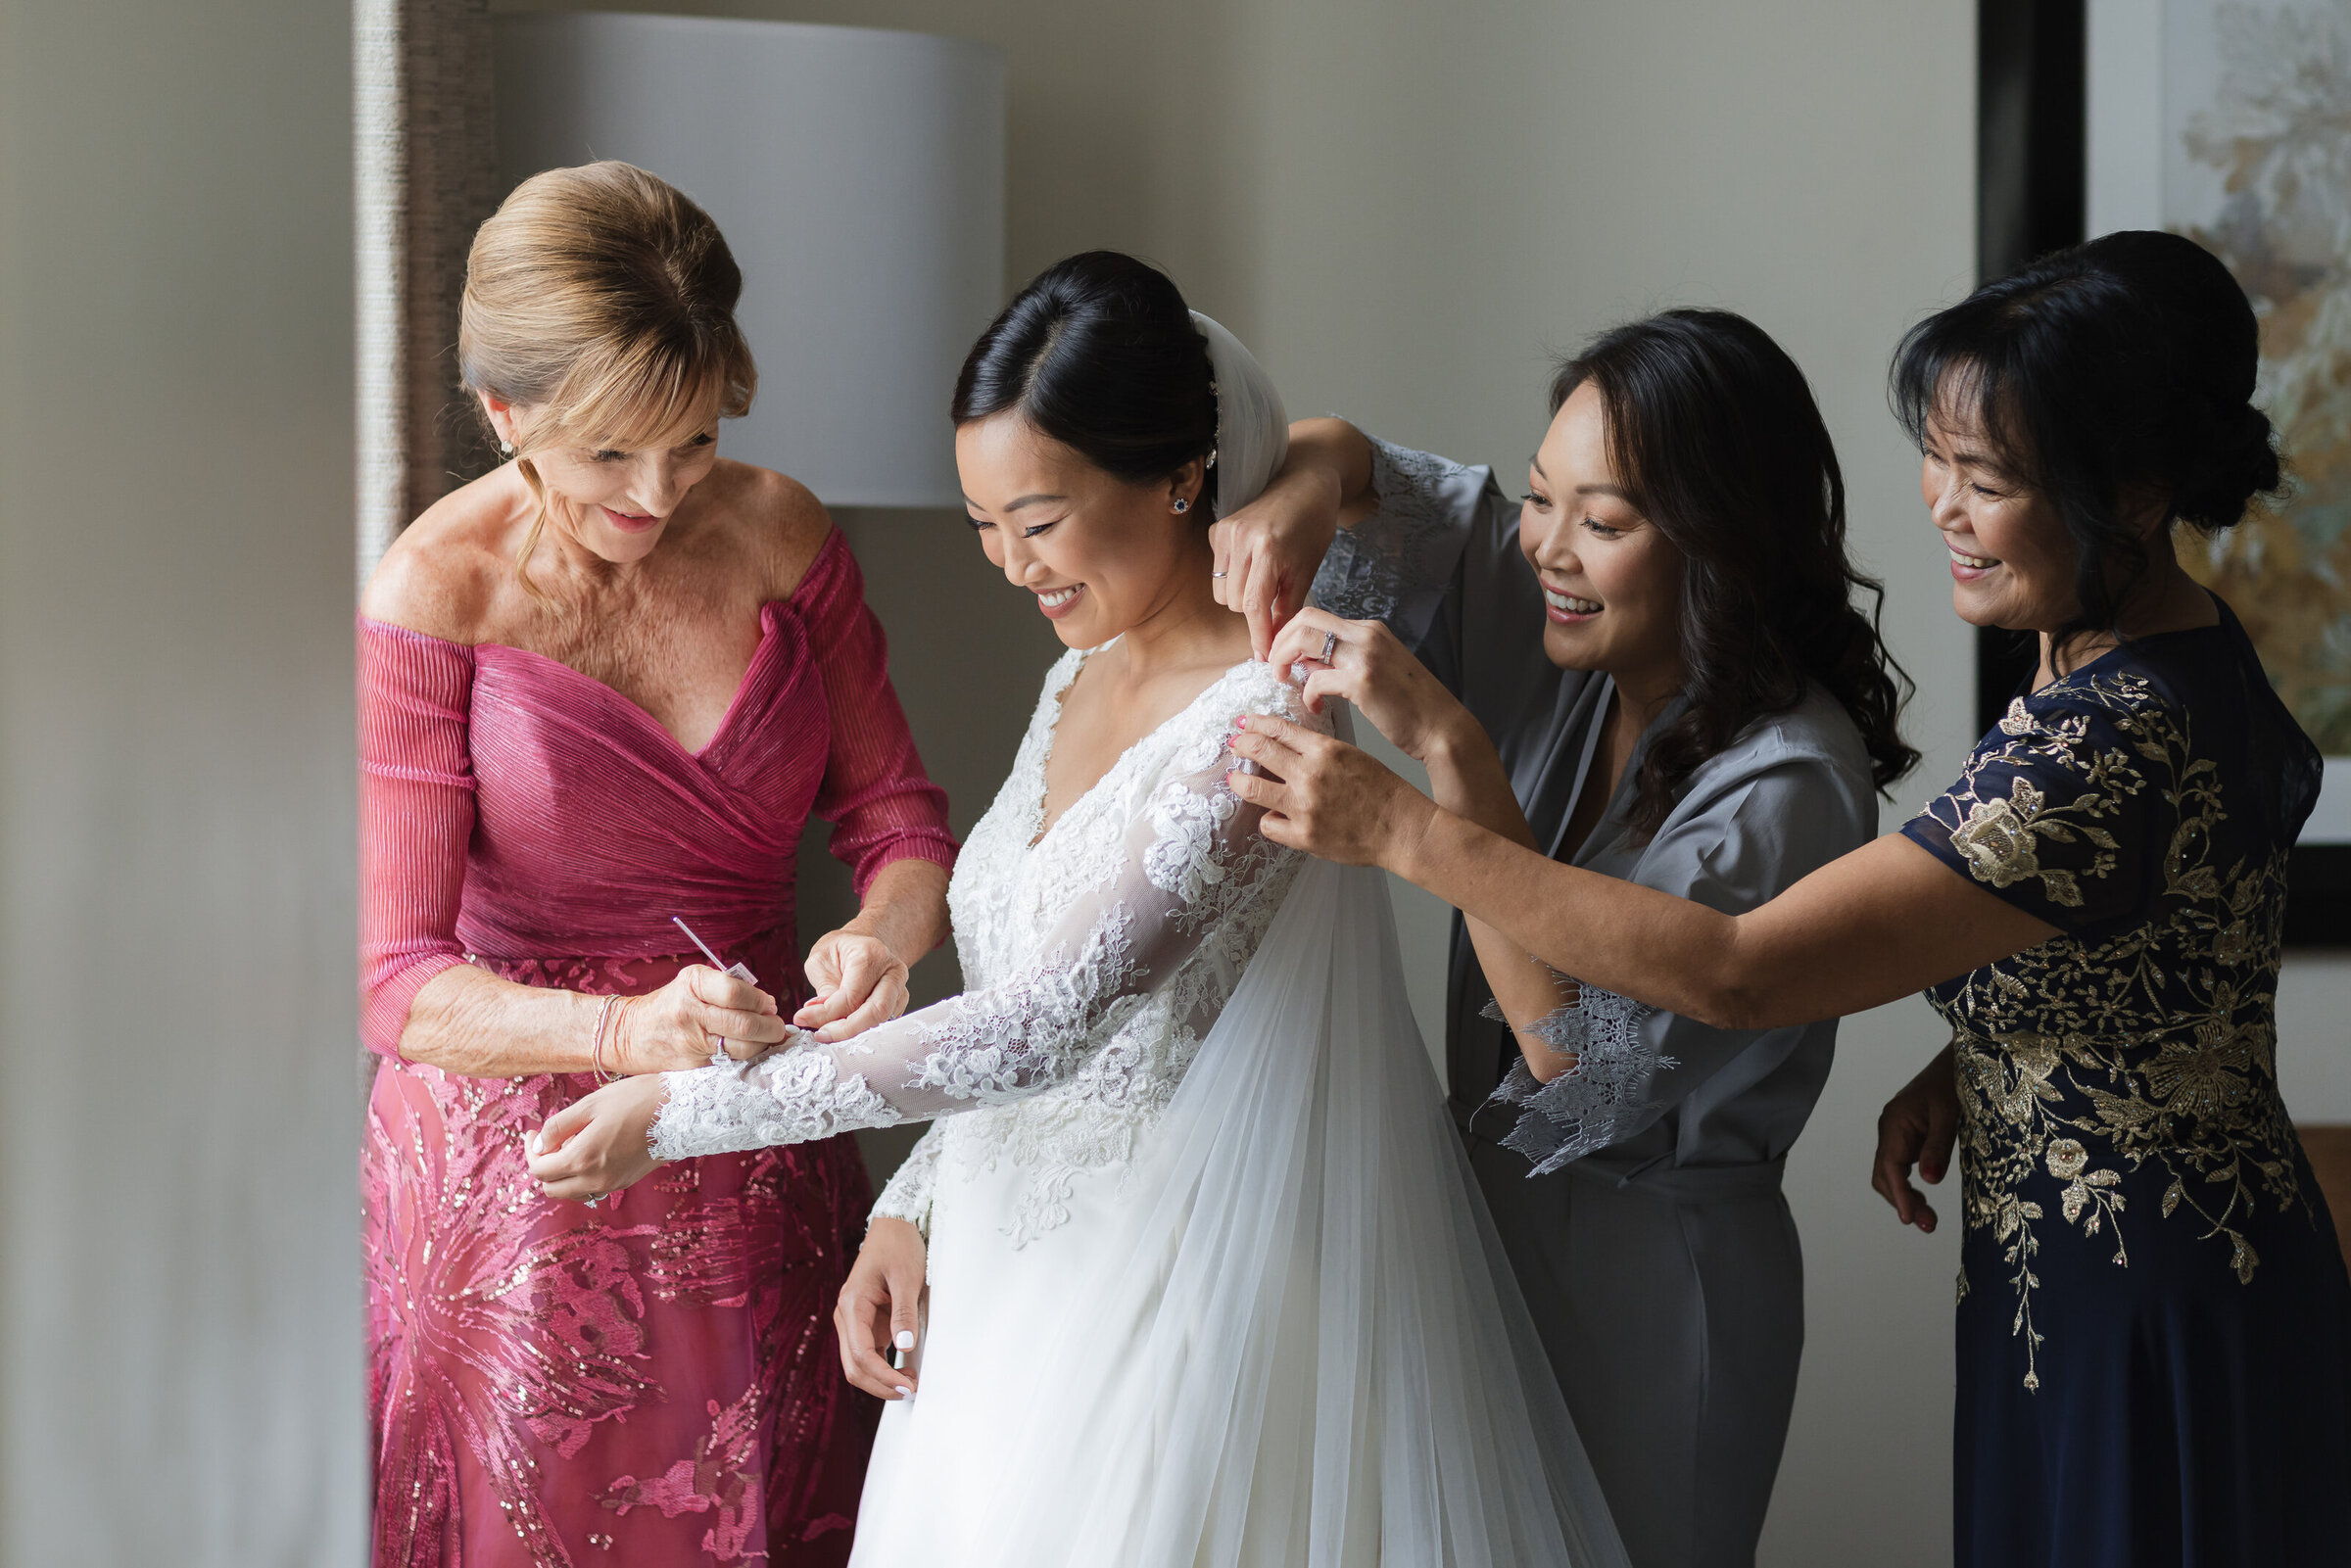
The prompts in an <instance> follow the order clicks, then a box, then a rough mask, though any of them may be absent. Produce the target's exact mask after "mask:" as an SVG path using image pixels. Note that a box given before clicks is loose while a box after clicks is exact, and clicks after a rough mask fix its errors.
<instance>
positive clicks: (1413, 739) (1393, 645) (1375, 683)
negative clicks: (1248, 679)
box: [1267, 609, 1472, 762]
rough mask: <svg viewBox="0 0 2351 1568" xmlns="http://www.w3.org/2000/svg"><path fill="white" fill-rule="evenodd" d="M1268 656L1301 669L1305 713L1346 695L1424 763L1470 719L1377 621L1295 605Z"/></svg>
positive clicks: (1285, 669)
mask: <svg viewBox="0 0 2351 1568" xmlns="http://www.w3.org/2000/svg"><path fill="white" fill-rule="evenodd" d="M1325 649H1327V650H1328V655H1329V656H1328V657H1327V658H1326V657H1324V650H1325ZM1267 662H1268V663H1270V664H1271V665H1272V666H1273V668H1274V669H1275V670H1277V671H1280V672H1281V673H1283V674H1285V675H1286V674H1288V673H1289V672H1290V671H1291V670H1292V669H1294V668H1303V669H1304V670H1305V671H1306V672H1307V675H1306V686H1305V693H1306V706H1307V709H1308V711H1309V712H1313V713H1320V712H1321V711H1322V704H1323V703H1324V702H1326V701H1328V700H1329V699H1330V698H1332V697H1337V698H1338V699H1339V700H1340V701H1342V702H1351V703H1353V704H1355V710H1356V711H1357V712H1358V713H1361V714H1362V715H1363V716H1364V718H1365V719H1366V720H1367V721H1368V722H1369V723H1370V725H1371V727H1372V728H1373V729H1375V730H1377V731H1378V732H1379V733H1380V734H1381V735H1383V736H1387V737H1388V743H1389V744H1390V745H1393V746H1394V747H1395V748H1396V749H1397V750H1399V751H1401V752H1403V753H1404V754H1405V755H1406V756H1408V757H1411V758H1413V759H1414V760H1415V761H1418V762H1426V761H1427V760H1428V758H1429V752H1430V750H1431V749H1432V748H1433V747H1435V746H1436V744H1437V743H1438V742H1439V741H1440V740H1442V739H1443V738H1444V737H1445V736H1448V735H1450V734H1452V733H1454V732H1455V731H1456V730H1457V729H1458V728H1459V727H1460V726H1462V725H1463V724H1465V723H1470V722H1472V721H1471V720H1470V718H1469V710H1468V709H1466V708H1464V707H1463V706H1462V704H1461V700H1460V699H1459V698H1457V697H1456V696H1455V695H1454V694H1453V693H1452V692H1450V691H1448V690H1446V689H1445V688H1444V686H1443V684H1442V683H1440V682H1439V681H1438V680H1437V678H1436V677H1435V676H1433V675H1431V674H1429V673H1428V668H1427V666H1425V665H1423V664H1422V663H1421V662H1420V661H1419V660H1418V659H1416V658H1415V657H1413V654H1412V651H1411V649H1409V648H1407V647H1406V646H1405V645H1404V644H1403V643H1402V642H1400V641H1397V639H1396V634H1395V633H1393V632H1391V631H1389V630H1388V629H1387V627H1386V626H1385V625H1384V624H1382V623H1381V622H1378V621H1342V620H1340V619H1339V618H1338V617H1337V616H1335V615H1333V614H1331V613H1330V612H1329V611H1327V610H1319V609H1304V610H1300V611H1299V612H1298V613H1297V614H1296V615H1295V616H1293V617H1292V618H1291V619H1290V621H1289V623H1288V624H1287V625H1285V626H1284V627H1283V628H1282V629H1281V632H1280V634H1279V635H1278V636H1276V637H1275V638H1274V639H1273V651H1272V652H1271V654H1270V655H1269V656H1268V658H1267Z"/></svg>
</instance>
